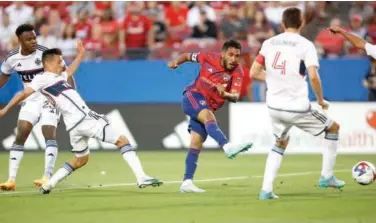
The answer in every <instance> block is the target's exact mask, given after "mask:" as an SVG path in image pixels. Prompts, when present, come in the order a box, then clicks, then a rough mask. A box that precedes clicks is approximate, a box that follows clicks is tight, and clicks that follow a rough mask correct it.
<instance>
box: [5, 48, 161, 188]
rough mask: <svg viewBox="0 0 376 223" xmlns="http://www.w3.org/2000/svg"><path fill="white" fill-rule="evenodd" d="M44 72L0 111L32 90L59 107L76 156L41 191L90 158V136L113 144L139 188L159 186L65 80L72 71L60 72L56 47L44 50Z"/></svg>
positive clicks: (61, 63)
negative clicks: (68, 72)
mask: <svg viewBox="0 0 376 223" xmlns="http://www.w3.org/2000/svg"><path fill="white" fill-rule="evenodd" d="M42 63H43V67H44V70H45V72H44V73H43V74H42V75H38V76H36V77H35V78H34V80H33V81H32V82H31V84H30V85H29V86H27V87H25V89H24V90H23V91H22V92H21V93H19V94H17V95H16V96H15V97H14V98H13V99H12V100H11V101H10V102H9V103H8V105H7V106H6V107H5V108H4V109H2V110H0V117H2V116H3V115H5V114H6V113H7V112H9V111H10V109H11V108H13V107H14V106H15V105H17V104H18V103H20V102H21V101H23V100H25V99H27V98H28V97H29V96H30V95H32V94H33V93H34V92H41V93H42V94H43V95H44V96H45V97H46V98H48V100H49V101H50V102H51V104H52V105H53V106H55V107H56V108H57V109H59V110H60V112H61V113H62V115H63V117H64V122H65V125H66V128H67V131H68V132H69V135H70V141H71V144H72V147H73V149H72V152H74V153H75V154H76V156H75V157H74V158H73V159H72V160H70V161H68V162H66V163H65V164H64V165H63V167H62V168H60V169H59V170H58V171H57V172H56V173H55V174H54V175H53V176H52V177H51V178H50V179H49V180H48V181H47V182H45V183H43V184H42V186H41V187H40V190H41V192H42V193H43V194H48V193H50V192H51V190H52V189H53V188H54V187H55V186H56V185H57V183H59V182H60V181H61V180H62V179H64V178H65V177H67V176H68V175H70V174H71V173H72V172H73V171H75V170H76V169H79V168H81V167H83V166H84V165H85V164H86V163H87V162H88V160H89V153H90V150H89V148H88V140H89V138H95V139H99V140H102V141H103V142H108V143H112V144H114V145H116V146H117V147H119V148H120V152H121V154H122V156H123V158H124V159H125V161H126V162H127V163H128V165H129V166H130V168H131V169H132V171H133V173H134V174H135V176H136V178H137V184H138V187H140V188H144V187H147V186H160V185H162V182H161V181H159V180H157V179H155V178H152V177H149V176H148V175H146V174H145V172H144V170H143V167H142V165H141V162H140V160H139V158H138V156H137V155H136V153H135V151H134V149H133V148H132V146H131V145H130V144H129V141H128V139H127V138H126V137H125V136H124V135H122V134H121V133H119V131H118V130H117V129H116V128H115V127H114V126H113V125H112V124H111V123H110V122H109V121H108V120H107V118H106V117H105V116H104V115H99V114H97V113H95V112H94V111H92V110H90V109H89V107H88V106H87V105H86V103H85V102H84V101H83V99H82V98H81V96H80V95H79V94H78V92H77V91H76V90H75V89H73V88H72V87H71V86H70V85H69V84H68V83H67V79H68V78H69V76H70V75H72V74H67V73H66V72H63V71H64V69H65V63H64V60H63V57H62V53H61V51H60V50H59V49H49V50H45V51H44V52H43V54H42Z"/></svg>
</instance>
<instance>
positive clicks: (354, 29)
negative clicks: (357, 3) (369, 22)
mask: <svg viewBox="0 0 376 223" xmlns="http://www.w3.org/2000/svg"><path fill="white" fill-rule="evenodd" d="M348 31H349V32H350V33H351V34H354V35H356V36H359V37H360V38H362V39H364V38H365V37H366V35H367V29H366V28H365V27H364V26H363V18H362V17H361V16H360V15H358V14H353V15H352V16H351V18H350V27H349V29H348ZM345 46H346V50H347V52H348V53H349V54H350V55H352V56H360V55H364V52H363V51H362V50H360V49H358V48H356V47H354V46H353V45H352V44H350V43H349V42H346V45H345Z"/></svg>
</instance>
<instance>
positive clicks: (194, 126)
mask: <svg viewBox="0 0 376 223" xmlns="http://www.w3.org/2000/svg"><path fill="white" fill-rule="evenodd" d="M190 123H191V125H190V127H191V146H190V147H191V148H190V149H189V151H188V153H187V157H186V159H185V174H184V180H183V183H182V184H181V186H180V192H182V193H203V192H205V190H203V189H200V188H198V187H196V185H194V184H193V177H194V175H195V172H196V168H197V161H198V157H199V155H200V152H201V149H202V144H203V143H204V141H205V139H206V136H207V134H206V132H205V129H204V127H203V126H202V124H201V123H198V122H197V121H195V120H191V122H190ZM196 131H197V132H196ZM198 132H200V134H199V133H198Z"/></svg>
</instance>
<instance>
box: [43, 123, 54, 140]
mask: <svg viewBox="0 0 376 223" xmlns="http://www.w3.org/2000/svg"><path fill="white" fill-rule="evenodd" d="M42 134H43V137H44V139H45V140H55V139H56V127H55V126H53V125H44V126H42Z"/></svg>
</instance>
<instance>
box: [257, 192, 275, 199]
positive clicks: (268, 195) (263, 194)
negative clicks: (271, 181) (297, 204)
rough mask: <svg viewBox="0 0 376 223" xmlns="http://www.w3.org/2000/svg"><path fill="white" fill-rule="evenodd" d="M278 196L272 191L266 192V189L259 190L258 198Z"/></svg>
mask: <svg viewBox="0 0 376 223" xmlns="http://www.w3.org/2000/svg"><path fill="white" fill-rule="evenodd" d="M278 198H279V197H278V196H277V195H275V194H274V193H273V192H266V191H263V190H262V191H261V192H260V194H259V199H260V200H274V199H278Z"/></svg>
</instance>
